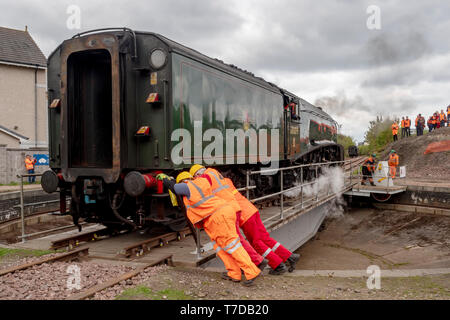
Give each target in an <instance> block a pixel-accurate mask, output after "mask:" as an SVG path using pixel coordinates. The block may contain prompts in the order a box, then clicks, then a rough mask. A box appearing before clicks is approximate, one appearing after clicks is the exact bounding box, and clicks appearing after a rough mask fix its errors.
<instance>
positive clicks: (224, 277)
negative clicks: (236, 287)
mask: <svg viewBox="0 0 450 320" xmlns="http://www.w3.org/2000/svg"><path fill="white" fill-rule="evenodd" d="M222 279H224V280H230V281H233V282H241V280H238V279H233V278H232V277H230V276H229V275H228V273H226V272H222Z"/></svg>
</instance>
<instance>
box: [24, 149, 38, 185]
mask: <svg viewBox="0 0 450 320" xmlns="http://www.w3.org/2000/svg"><path fill="white" fill-rule="evenodd" d="M36 162H37V161H36V159H35V158H31V156H30V155H29V154H27V156H26V157H25V168H26V169H27V172H28V174H34V164H35V163H36ZM35 181H36V177H35V176H31V177H28V182H29V183H34V182H35Z"/></svg>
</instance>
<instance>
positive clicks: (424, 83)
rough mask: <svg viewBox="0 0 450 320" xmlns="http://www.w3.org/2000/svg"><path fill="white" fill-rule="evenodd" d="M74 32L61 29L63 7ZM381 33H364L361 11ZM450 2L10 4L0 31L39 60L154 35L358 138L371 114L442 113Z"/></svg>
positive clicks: (27, 0)
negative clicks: (102, 33)
mask: <svg viewBox="0 0 450 320" xmlns="http://www.w3.org/2000/svg"><path fill="white" fill-rule="evenodd" d="M73 4H75V5H78V6H79V7H80V9H81V26H82V28H81V30H69V29H68V28H67V26H66V20H67V18H68V16H69V15H68V14H67V13H66V9H67V7H68V6H69V5H73ZM372 4H375V5H378V6H379V7H380V12H381V30H368V29H367V27H366V21H367V19H368V17H369V15H368V14H367V12H366V9H367V7H368V6H369V5H372ZM449 14H450V2H448V1H440V0H430V1H421V0H411V1H408V2H407V3H403V2H394V1H390V0H379V1H376V2H375V3H374V2H373V1H372V0H363V1H356V0H353V1H347V0H346V1H344V0H327V1H323V2H321V3H320V4H318V3H317V1H313V0H304V1H296V0H280V1H277V2H273V1H268V0H246V1H241V0H229V1H225V0H218V1H210V0H196V1H182V0H179V1H176V0H164V1H163V0H151V1H133V2H132V3H130V2H124V1H120V0H111V1H108V2H107V4H106V3H105V2H103V1H98V0H57V1H56V0H55V1H50V0H49V1H43V0H16V1H12V2H8V4H4V5H3V6H2V10H1V11H0V21H1V24H2V26H5V27H12V28H17V29H24V27H25V25H28V29H29V30H30V33H31V35H32V36H33V37H34V39H35V40H36V42H37V43H38V45H39V46H40V47H41V49H42V51H43V52H44V54H45V55H47V56H48V55H49V54H50V53H51V52H52V51H53V50H54V49H55V48H56V47H57V46H58V45H59V44H60V43H61V42H62V41H64V40H65V39H68V38H70V37H72V36H73V35H74V34H76V33H78V32H81V31H86V30H89V29H94V28H104V27H121V26H127V27H130V28H133V29H135V30H140V31H152V32H156V33H160V34H162V35H164V36H166V37H168V38H170V39H172V40H174V41H177V42H179V43H181V44H184V45H186V46H188V47H191V48H193V49H195V50H198V51H199V52H202V53H204V54H206V55H208V56H211V57H213V58H219V59H221V60H223V61H225V62H226V63H231V64H234V65H236V66H238V67H240V68H242V69H246V70H249V71H251V72H252V73H254V74H255V75H256V76H262V77H264V78H265V79H266V80H268V81H271V82H273V83H275V84H277V85H279V86H280V87H282V88H285V89H287V90H289V91H291V92H293V93H295V94H297V95H299V96H300V97H302V98H304V99H306V100H308V101H310V102H317V103H318V104H323V107H324V110H327V111H328V112H330V114H331V115H333V116H334V117H336V118H337V120H338V121H339V122H340V123H341V124H343V130H345V132H346V133H347V134H352V135H354V136H356V137H357V139H361V138H362V137H363V134H364V130H365V128H366V127H367V125H368V123H369V121H370V120H373V119H374V117H375V116H376V115H377V114H384V115H390V114H394V113H395V114H396V115H401V114H405V115H406V114H408V115H409V116H410V117H412V116H414V114H415V113H417V112H422V113H424V114H427V113H430V112H432V111H431V110H433V111H435V110H436V109H439V110H440V109H441V108H442V107H443V106H444V105H448V103H449V102H450V101H449V97H448V92H449V88H450V75H449V72H448V70H450V41H448V30H450V19H449V18H448V17H449Z"/></svg>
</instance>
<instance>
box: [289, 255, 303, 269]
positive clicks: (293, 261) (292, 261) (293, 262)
mask: <svg viewBox="0 0 450 320" xmlns="http://www.w3.org/2000/svg"><path fill="white" fill-rule="evenodd" d="M299 259H300V255H299V254H296V253H293V254H291V256H290V257H289V258H288V259H287V260H286V261H287V263H288V264H289V269H288V271H289V272H292V271H294V269H295V265H296V264H297V262H298V260H299Z"/></svg>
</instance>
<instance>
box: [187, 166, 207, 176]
mask: <svg viewBox="0 0 450 320" xmlns="http://www.w3.org/2000/svg"><path fill="white" fill-rule="evenodd" d="M201 168H204V166H202V165H201V164H194V165H193V166H192V167H191V169H190V170H189V173H190V174H191V176H194V175H195V174H196V173H197V171H198V170H200V169H201Z"/></svg>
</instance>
